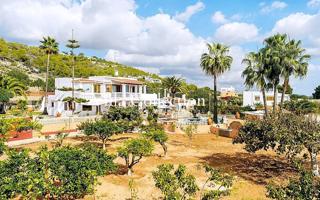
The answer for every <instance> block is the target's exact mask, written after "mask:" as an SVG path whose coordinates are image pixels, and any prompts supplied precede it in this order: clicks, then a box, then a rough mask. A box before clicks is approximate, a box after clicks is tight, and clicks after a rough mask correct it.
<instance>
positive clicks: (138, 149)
mask: <svg viewBox="0 0 320 200" xmlns="http://www.w3.org/2000/svg"><path fill="white" fill-rule="evenodd" d="M153 149H154V146H153V144H152V142H151V141H150V140H147V139H144V138H136V139H130V140H127V141H125V142H124V144H123V146H121V147H119V148H118V156H120V157H121V158H123V159H124V160H125V162H126V167H127V168H128V175H129V176H130V175H131V174H132V172H133V166H134V165H136V164H138V163H139V162H140V160H141V159H142V158H143V157H144V156H148V155H150V154H151V153H152V151H153Z"/></svg>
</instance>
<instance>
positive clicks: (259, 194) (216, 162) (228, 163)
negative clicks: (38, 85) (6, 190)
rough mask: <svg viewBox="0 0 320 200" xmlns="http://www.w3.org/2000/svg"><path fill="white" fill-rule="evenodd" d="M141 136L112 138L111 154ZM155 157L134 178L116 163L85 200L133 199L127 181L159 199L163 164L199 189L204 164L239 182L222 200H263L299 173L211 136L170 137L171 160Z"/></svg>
mask: <svg viewBox="0 0 320 200" xmlns="http://www.w3.org/2000/svg"><path fill="white" fill-rule="evenodd" d="M137 136H138V135H137V134H123V135H118V136H114V137H112V138H111V140H110V141H109V142H108V146H107V149H108V152H109V153H114V154H115V153H116V148H117V147H118V146H120V145H121V143H123V142H124V141H125V140H127V139H129V138H131V137H137ZM85 140H87V138H83V137H78V138H68V139H66V140H65V145H67V144H70V145H79V144H81V143H83V142H84V141H85ZM89 141H90V142H92V143H95V144H97V145H101V144H100V142H99V141H98V140H94V138H91V139H90V140H89ZM45 144H46V145H48V146H49V147H50V146H51V143H50V142H43V143H35V144H30V145H25V146H24V147H27V148H30V149H32V150H37V149H38V148H39V147H40V146H42V145H45ZM155 146H156V149H155V151H154V154H153V155H151V156H149V157H146V158H143V159H142V160H141V162H140V163H138V164H137V165H135V167H134V172H133V175H132V176H127V175H126V169H125V167H124V161H123V160H122V159H120V158H117V159H116V160H115V162H116V163H118V164H119V165H120V167H119V170H118V172H117V173H116V174H111V175H107V176H104V177H100V178H99V182H100V184H99V185H98V186H97V187H96V189H97V190H96V193H95V195H91V196H88V197H86V198H85V199H88V200H91V199H112V200H125V199H129V198H130V189H129V181H130V180H131V179H132V180H133V181H134V190H135V191H136V193H137V196H138V197H139V199H143V200H149V199H150V200H151V199H159V197H161V193H160V191H159V190H158V189H157V188H155V186H154V181H153V178H152V174H151V173H152V171H153V170H155V169H156V167H157V166H158V165H160V164H162V163H173V164H175V165H178V164H184V165H186V166H187V168H188V172H189V173H191V174H193V175H194V176H195V177H196V178H197V182H198V184H199V185H201V184H202V183H203V181H204V180H205V174H204V170H203V168H202V166H203V164H209V165H211V166H213V167H215V168H219V169H221V170H223V171H224V172H227V173H230V174H232V175H234V176H235V182H234V186H233V188H232V192H231V195H230V196H228V197H224V198H223V199H224V200H258V199H259V200H262V199H267V198H266V197H265V193H266V189H265V186H266V184H267V183H268V182H270V181H271V180H272V181H282V180H285V179H286V178H287V177H288V176H291V175H293V174H295V173H296V172H295V170H294V169H293V168H292V166H290V165H289V164H288V163H287V162H286V161H285V159H282V158H279V157H278V156H276V155H275V154H274V153H273V152H271V151H270V152H266V151H261V152H258V153H256V154H249V153H247V152H245V151H244V150H243V146H242V145H234V144H232V140H231V139H229V138H224V137H217V136H216V135H212V134H207V133H205V134H196V135H194V137H193V139H192V140H191V141H190V140H189V138H188V137H187V136H186V135H184V134H169V141H168V155H167V156H166V157H161V155H163V151H162V148H161V146H160V145H159V144H156V145H155Z"/></svg>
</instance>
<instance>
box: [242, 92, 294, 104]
mask: <svg viewBox="0 0 320 200" xmlns="http://www.w3.org/2000/svg"><path fill="white" fill-rule="evenodd" d="M281 95H282V94H281V93H278V99H277V100H278V103H280V101H281ZM266 100H267V106H273V102H274V96H273V91H268V92H266ZM289 100H290V96H289V95H288V94H285V96H284V101H289ZM256 104H262V105H263V95H262V92H259V91H244V92H243V106H255V105H256Z"/></svg>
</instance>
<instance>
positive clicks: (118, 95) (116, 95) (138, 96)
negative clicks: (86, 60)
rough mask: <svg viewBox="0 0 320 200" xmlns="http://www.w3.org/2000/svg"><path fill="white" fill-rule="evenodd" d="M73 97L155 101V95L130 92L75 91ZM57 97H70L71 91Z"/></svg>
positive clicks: (61, 93)
mask: <svg viewBox="0 0 320 200" xmlns="http://www.w3.org/2000/svg"><path fill="white" fill-rule="evenodd" d="M74 94H75V97H77V98H83V99H87V100H91V99H101V98H102V99H118V100H156V99H157V95H156V94H143V93H131V92H126V93H122V92H112V93H111V92H106V93H91V92H90V93H89V92H79V91H75V93H74ZM59 95H60V96H61V97H62V98H64V97H67V96H71V95H72V92H71V91H64V92H60V93H59Z"/></svg>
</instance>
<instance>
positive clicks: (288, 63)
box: [280, 40, 310, 109]
mask: <svg viewBox="0 0 320 200" xmlns="http://www.w3.org/2000/svg"><path fill="white" fill-rule="evenodd" d="M300 46H301V41H300V40H298V41H296V40H290V41H288V42H287V44H286V49H285V55H284V56H285V57H284V58H283V59H282V71H281V76H282V77H283V90H282V95H281V102H280V109H282V106H283V101H284V95H285V92H286V91H287V88H288V85H289V80H290V76H292V75H294V76H295V77H299V78H303V77H305V76H306V74H307V71H308V60H309V59H310V55H308V54H306V53H305V49H303V48H301V47H300Z"/></svg>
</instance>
